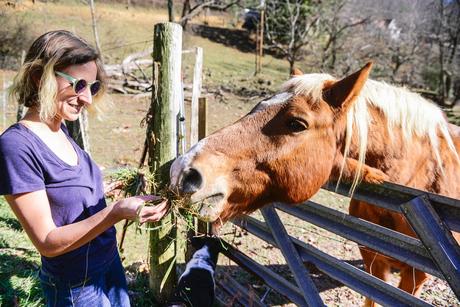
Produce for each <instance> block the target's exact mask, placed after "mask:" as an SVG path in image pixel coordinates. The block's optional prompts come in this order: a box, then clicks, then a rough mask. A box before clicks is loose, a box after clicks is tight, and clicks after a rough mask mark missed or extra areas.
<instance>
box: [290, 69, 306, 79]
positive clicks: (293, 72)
mask: <svg viewBox="0 0 460 307" xmlns="http://www.w3.org/2000/svg"><path fill="white" fill-rule="evenodd" d="M301 75H303V72H302V71H301V70H300V69H298V68H294V69H293V70H292V72H291V76H292V77H294V76H301Z"/></svg>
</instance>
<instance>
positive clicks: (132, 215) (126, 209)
mask: <svg viewBox="0 0 460 307" xmlns="http://www.w3.org/2000/svg"><path fill="white" fill-rule="evenodd" d="M5 198H6V200H7V202H8V203H9V204H10V206H11V208H12V210H13V212H14V214H15V215H16V217H17V218H18V219H19V221H20V223H21V225H22V227H23V228H24V230H25V231H26V233H27V235H28V236H29V238H30V239H31V240H32V243H33V244H34V245H35V247H36V248H37V249H38V251H39V252H40V254H42V255H43V256H46V257H56V256H59V255H62V254H64V253H67V252H70V251H72V250H74V249H76V248H78V247H80V246H82V245H84V244H86V243H88V242H89V241H91V240H92V239H94V238H95V237H97V236H98V235H100V234H101V233H102V232H104V231H105V230H107V229H108V228H109V227H111V226H112V225H114V224H116V223H117V222H119V221H120V220H123V219H130V220H134V219H136V217H137V216H138V214H137V210H138V208H139V206H140V205H141V204H143V203H144V202H145V201H151V200H158V199H159V197H158V196H154V195H148V196H135V197H130V198H125V199H122V200H120V201H118V202H116V203H115V204H114V205H111V206H108V207H106V208H104V209H103V210H101V211H99V212H98V213H96V214H94V215H92V216H90V217H89V218H87V219H85V220H83V221H80V222H77V223H73V224H69V225H65V226H61V227H56V225H55V224H54V222H53V219H52V216H51V209H50V205H49V202H48V197H47V195H46V192H45V190H40V191H36V192H30V193H23V194H17V195H6V196H5ZM167 209H168V206H167V201H166V200H165V201H163V202H162V203H161V204H159V205H157V206H144V207H143V208H142V209H141V212H139V217H140V222H141V223H144V222H155V221H158V220H160V219H161V218H162V217H163V215H164V214H165V213H166V212H167Z"/></svg>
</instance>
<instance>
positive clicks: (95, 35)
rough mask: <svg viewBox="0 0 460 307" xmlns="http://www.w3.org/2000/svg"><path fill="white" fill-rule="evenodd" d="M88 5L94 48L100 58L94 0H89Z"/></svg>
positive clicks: (100, 51)
mask: <svg viewBox="0 0 460 307" xmlns="http://www.w3.org/2000/svg"><path fill="white" fill-rule="evenodd" d="M89 6H90V8H91V20H92V27H93V34H94V40H95V42H96V49H97V53H99V55H100V57H101V60H102V50H101V44H100V43H99V35H98V33H97V21H96V8H95V7H94V0H90V1H89Z"/></svg>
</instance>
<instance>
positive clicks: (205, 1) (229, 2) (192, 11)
mask: <svg viewBox="0 0 460 307" xmlns="http://www.w3.org/2000/svg"><path fill="white" fill-rule="evenodd" d="M240 2H241V0H197V1H196V2H195V3H192V1H191V0H184V3H183V6H182V15H181V19H180V21H179V23H180V24H181V25H182V27H183V28H184V29H185V28H186V27H187V23H188V22H189V21H190V20H191V19H193V18H194V17H196V16H197V15H199V14H200V13H201V12H202V11H203V10H204V9H214V10H219V11H226V10H228V9H229V8H231V7H233V6H235V5H238V6H241V4H240Z"/></svg>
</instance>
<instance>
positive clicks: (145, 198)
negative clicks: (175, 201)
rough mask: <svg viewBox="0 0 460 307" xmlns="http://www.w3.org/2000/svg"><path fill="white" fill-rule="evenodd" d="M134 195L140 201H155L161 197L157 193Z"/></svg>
mask: <svg viewBox="0 0 460 307" xmlns="http://www.w3.org/2000/svg"><path fill="white" fill-rule="evenodd" d="M134 197H135V198H137V199H140V200H142V201H156V200H160V199H161V198H162V197H161V196H158V195H137V196H134Z"/></svg>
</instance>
